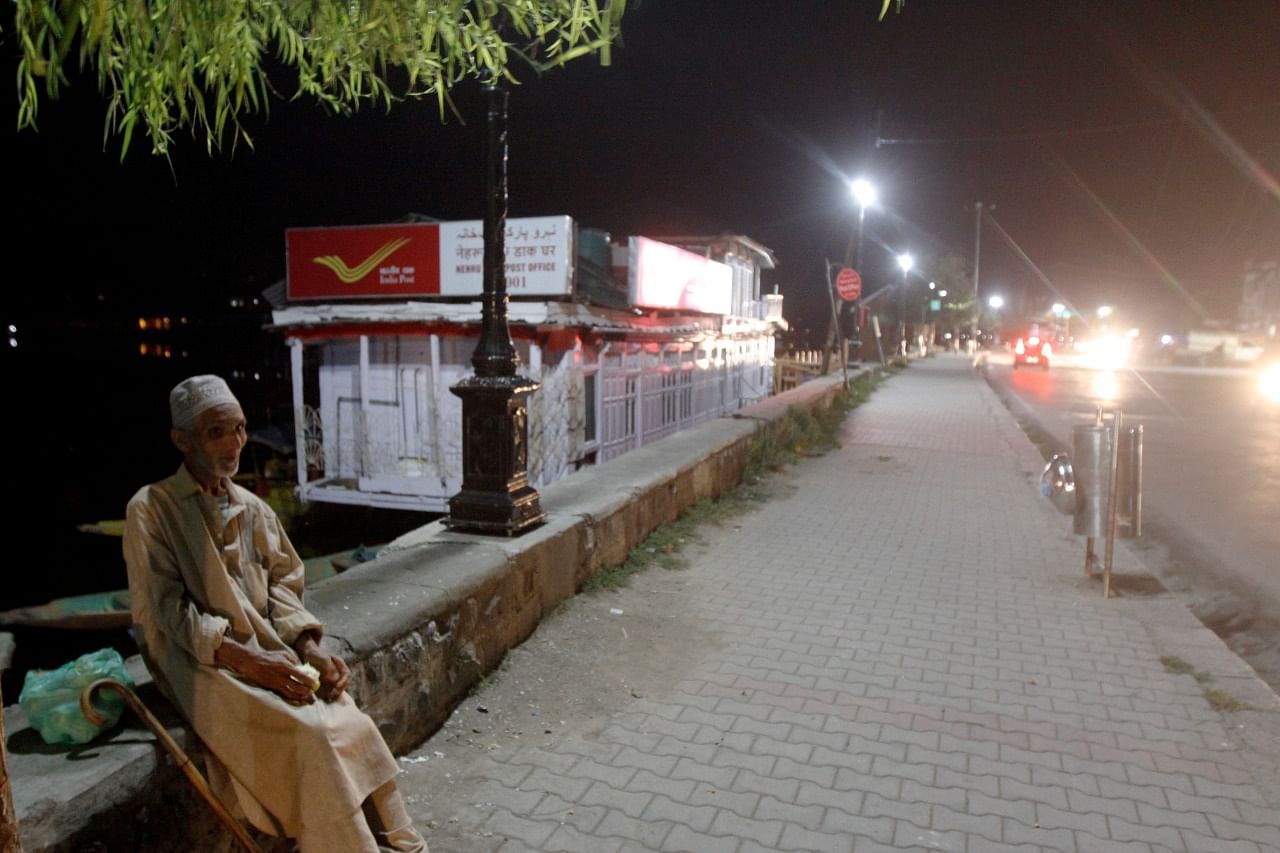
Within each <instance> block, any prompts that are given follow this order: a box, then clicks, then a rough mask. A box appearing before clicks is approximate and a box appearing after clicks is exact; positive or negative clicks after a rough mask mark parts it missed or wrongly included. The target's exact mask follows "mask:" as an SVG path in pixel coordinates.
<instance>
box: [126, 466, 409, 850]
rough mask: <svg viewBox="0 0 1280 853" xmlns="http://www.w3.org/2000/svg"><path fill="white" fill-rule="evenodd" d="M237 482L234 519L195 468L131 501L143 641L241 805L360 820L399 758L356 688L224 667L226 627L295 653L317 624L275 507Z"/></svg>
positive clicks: (251, 811) (316, 821)
mask: <svg viewBox="0 0 1280 853" xmlns="http://www.w3.org/2000/svg"><path fill="white" fill-rule="evenodd" d="M227 485H229V486H230V489H229V491H230V510H229V514H230V518H229V519H228V521H227V522H226V524H225V526H224V524H223V520H222V513H221V511H220V509H219V507H218V505H217V503H216V501H215V499H214V498H212V497H210V496H209V495H207V494H205V493H204V492H202V491H201V490H200V487H199V485H198V484H197V483H196V481H195V479H194V478H193V477H192V476H191V474H190V473H189V472H188V471H187V469H186V467H185V466H182V467H180V468H179V469H178V472H177V473H176V474H174V475H173V476H171V477H169V478H168V479H165V480H162V481H160V482H158V483H154V484H152V485H150V486H146V487H144V488H143V489H141V490H140V491H139V492H138V493H137V494H136V495H135V496H134V497H133V499H132V500H131V501H130V502H129V508H128V513H127V516H126V523H125V534H124V553H125V561H126V563H127V564H128V569H129V590H130V600H131V602H132V608H133V621H134V625H135V627H136V633H137V634H138V641H139V644H140V645H141V646H142V649H143V653H144V655H145V657H146V659H147V662H148V664H149V665H150V667H151V669H152V672H153V674H154V675H155V676H156V677H157V681H158V682H160V685H161V688H162V689H163V690H164V691H165V692H166V693H167V694H168V695H169V698H170V699H172V700H173V701H174V702H175V703H176V704H177V705H178V707H179V708H180V710H181V711H182V713H183V715H184V716H185V717H186V718H187V720H188V721H190V723H191V726H192V728H193V729H194V730H195V732H196V734H198V735H199V736H200V739H201V740H202V741H204V743H205V745H206V746H207V747H208V748H209V751H210V752H212V753H213V755H214V756H216V758H217V759H218V762H220V763H221V765H222V767H221V768H219V767H216V766H215V767H213V768H211V773H210V776H211V781H212V782H213V783H214V785H215V788H221V790H219V791H218V793H219V795H220V796H221V797H222V798H223V800H224V802H227V803H228V804H230V803H232V802H236V803H238V805H239V806H240V808H241V810H242V811H243V812H244V814H245V815H246V816H247V817H248V818H249V819H250V820H251V821H252V822H253V823H254V824H255V825H257V826H258V828H259V829H262V830H264V831H267V832H280V831H283V832H284V834H286V835H288V836H290V837H295V838H296V837H297V836H298V835H299V834H300V830H301V827H303V826H307V827H309V828H312V829H314V828H316V827H318V826H325V825H331V824H338V823H340V822H343V821H352V820H363V818H362V815H361V808H360V807H361V803H362V802H363V801H364V799H365V798H366V797H367V796H368V795H369V794H370V793H372V792H373V791H374V789H376V788H378V787H379V786H381V785H383V784H385V783H386V782H388V781H390V780H391V779H393V778H394V777H395V776H396V774H397V772H398V768H397V765H396V762H395V758H394V757H393V756H392V755H391V752H390V750H388V749H387V746H386V743H385V742H384V741H383V739H382V735H381V734H380V733H379V732H378V729H377V727H376V726H375V725H374V723H373V721H372V720H371V719H369V717H368V716H367V715H365V713H364V712H363V711H361V710H360V709H359V708H357V707H356V704H355V702H353V701H352V699H351V697H350V696H348V695H347V694H346V693H343V695H342V697H341V698H340V699H339V700H338V701H336V702H324V701H321V700H316V701H315V702H314V703H312V704H310V705H302V706H295V705H290V704H288V703H287V702H285V701H284V700H283V699H281V698H280V697H278V696H277V695H275V694H274V693H272V692H270V691H268V690H264V689H262V688H260V687H255V686H253V685H251V684H248V683H246V682H244V681H241V680H240V679H238V678H237V677H236V676H235V675H233V674H232V673H231V672H230V671H229V670H226V669H221V668H219V667H216V666H214V662H213V656H214V650H215V649H217V647H218V646H219V644H220V643H221V642H222V637H223V635H224V633H225V634H226V635H227V636H229V637H231V638H232V639H234V640H236V641H237V642H240V643H243V644H245V645H248V646H251V647H256V648H259V649H262V650H267V651H270V650H291V647H292V645H293V643H294V642H295V641H296V640H297V638H298V635H299V634H300V633H302V632H303V631H305V630H308V629H315V630H318V629H319V628H320V623H319V622H318V621H317V620H316V618H315V617H314V616H312V615H311V614H310V613H309V612H307V610H306V608H305V607H304V606H303V603H302V589H303V565H302V561H301V560H300V559H299V558H298V555H297V554H296V553H295V552H294V550H293V546H292V545H291V544H290V543H289V540H288V537H287V536H286V535H285V533H284V531H283V530H282V529H281V527H280V522H279V520H278V519H277V518H276V515H275V513H274V512H273V511H272V510H271V508H270V507H269V506H267V505H266V504H265V503H264V502H263V501H262V500H260V499H259V498H258V497H257V496H255V495H254V494H252V493H251V492H249V491H247V490H245V489H242V488H240V487H239V486H236V485H234V484H231V483H228V484H227ZM227 774H229V777H230V778H229V779H228V778H227ZM219 783H222V784H219ZM230 791H234V797H232V796H228V795H229V793H230ZM264 809H265V812H266V814H264V812H263V810H264ZM267 814H269V815H270V817H271V818H273V819H274V821H271V820H268V819H267ZM273 822H274V823H275V824H276V825H275V826H273V825H272V823H273ZM343 835H345V833H336V834H335V838H336V837H340V836H343ZM344 853H345V851H344Z"/></svg>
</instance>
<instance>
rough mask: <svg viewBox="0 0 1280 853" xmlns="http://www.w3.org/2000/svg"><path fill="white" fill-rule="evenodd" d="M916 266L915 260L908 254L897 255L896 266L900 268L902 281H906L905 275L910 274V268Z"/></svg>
mask: <svg viewBox="0 0 1280 853" xmlns="http://www.w3.org/2000/svg"><path fill="white" fill-rule="evenodd" d="M915 265H916V259H915V258H913V257H911V253H910V252H903V253H902V254H901V255H898V266H899V267H901V268H902V272H903V279H904V280H905V279H906V273H909V272H911V268H912V267H914V266H915Z"/></svg>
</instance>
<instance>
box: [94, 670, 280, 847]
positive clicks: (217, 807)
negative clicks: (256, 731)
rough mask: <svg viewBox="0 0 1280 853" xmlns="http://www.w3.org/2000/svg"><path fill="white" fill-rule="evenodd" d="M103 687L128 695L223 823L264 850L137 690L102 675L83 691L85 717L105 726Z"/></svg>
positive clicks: (244, 842)
mask: <svg viewBox="0 0 1280 853" xmlns="http://www.w3.org/2000/svg"><path fill="white" fill-rule="evenodd" d="M103 687H106V688H109V689H111V690H114V691H116V692H117V693H119V694H120V695H121V696H123V697H124V701H125V703H126V704H127V705H128V706H129V707H130V708H132V709H133V713H135V714H137V715H138V717H139V718H140V719H141V720H142V722H143V723H145V724H146V726H147V728H149V729H151V733H152V734H154V735H155V736H156V740H158V741H160V743H161V744H163V745H164V748H165V749H166V750H168V752H169V754H170V755H171V756H173V760H174V761H176V762H177V763H178V768H179V769H180V770H182V772H183V774H185V775H186V777H187V780H188V781H189V782H191V784H192V785H193V786H194V787H195V789H196V791H197V792H199V794H200V796H201V797H203V798H204V800H205V802H207V803H208V804H209V807H210V808H212V809H213V812H214V814H216V815H217V816H218V820H220V821H222V824H223V825H224V826H225V827H226V828H227V829H229V830H231V834H232V835H234V836H235V837H236V840H237V841H239V842H240V843H241V844H242V845H244V849H245V850H248V851H250V853H262V851H261V850H260V848H259V847H258V845H257V844H256V843H255V842H254V840H253V839H252V838H251V837H249V833H248V832H247V831H246V830H245V828H244V827H243V826H241V825H240V822H239V821H238V820H236V819H235V818H234V817H233V816H232V815H231V812H229V811H227V807H226V806H224V805H223V804H222V802H221V801H220V800H219V799H218V798H217V796H215V795H214V793H213V789H211V788H210V787H209V783H208V781H206V780H205V778H204V774H202V773H201V772H200V771H199V770H197V769H196V766H195V765H194V764H192V763H191V758H190V757H189V756H188V755H187V754H186V753H185V752H183V751H182V747H180V746H178V743H177V741H175V740H174V739H173V737H172V736H170V734H169V732H168V731H167V730H166V729H165V727H164V725H163V724H162V723H161V722H160V721H159V720H157V719H156V718H155V717H154V716H153V715H152V713H151V712H150V711H149V710H147V706H146V705H143V704H142V700H141V699H139V698H138V696H137V694H136V693H134V692H133V691H132V690H130V689H129V688H128V687H126V686H125V685H124V684H121V683H120V682H119V681H116V680H115V679H113V678H100V679H98V680H97V681H95V682H93V683H92V684H90V685H89V686H88V687H86V688H85V689H84V691H83V692H82V693H81V694H80V710H81V712H83V713H84V715H85V718H86V719H88V720H89V722H91V723H93V724H94V725H95V726H102V725H104V724H105V723H106V720H105V719H103V717H102V715H101V714H99V713H98V712H97V710H96V709H95V708H94V707H93V694H94V692H95V691H97V690H99V689H100V688H103Z"/></svg>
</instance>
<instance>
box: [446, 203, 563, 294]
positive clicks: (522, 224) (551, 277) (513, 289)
mask: <svg viewBox="0 0 1280 853" xmlns="http://www.w3.org/2000/svg"><path fill="white" fill-rule="evenodd" d="M506 250H507V264H506V274H507V293H508V294H509V295H510V296H569V295H571V294H572V293H573V263H574V245H573V219H572V218H571V217H568V216H533V217H524V218H518V219H508V220H507V233H506ZM483 291H484V223H483V222H482V221H481V220H479V219H471V220H465V221H462V222H441V223H440V295H441V296H479V295H481V293H483Z"/></svg>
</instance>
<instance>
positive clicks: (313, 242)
mask: <svg viewBox="0 0 1280 853" xmlns="http://www.w3.org/2000/svg"><path fill="white" fill-rule="evenodd" d="M285 250H286V252H287V253H288V291H289V298H290V299H297V300H307V299H352V298H357V299H364V298H369V297H381V298H386V297H409V296H435V295H437V294H439V293H440V226H439V225H436V224H434V223H413V224H401V225H356V226H350V227H339V228H289V229H287V230H286V231H285Z"/></svg>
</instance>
